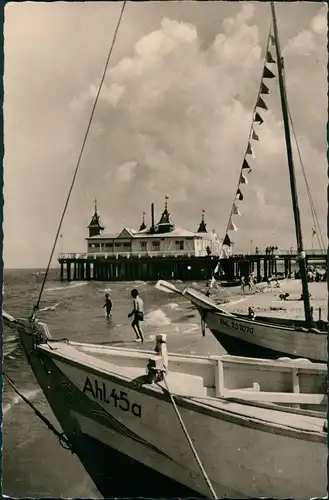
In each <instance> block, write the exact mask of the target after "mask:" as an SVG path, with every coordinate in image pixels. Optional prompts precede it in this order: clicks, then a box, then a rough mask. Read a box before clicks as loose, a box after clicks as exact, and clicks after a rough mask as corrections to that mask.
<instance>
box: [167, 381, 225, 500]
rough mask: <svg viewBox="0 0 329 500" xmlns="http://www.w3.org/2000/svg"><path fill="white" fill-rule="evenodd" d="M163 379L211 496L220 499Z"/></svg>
mask: <svg viewBox="0 0 329 500" xmlns="http://www.w3.org/2000/svg"><path fill="white" fill-rule="evenodd" d="M163 379H164V383H165V386H166V389H167V392H168V394H169V397H170V400H171V403H172V405H173V407H174V410H175V413H176V415H177V418H178V420H179V423H180V426H181V428H182V430H183V432H184V434H185V437H186V440H187V442H188V444H189V446H190V448H191V451H192V453H193V455H194V458H195V460H196V462H197V464H198V466H199V468H200V471H201V474H202V475H203V477H204V480H205V482H206V483H207V486H208V488H209V490H210V492H211V494H212V497H213V498H218V497H217V495H216V492H215V490H214V487H213V485H212V484H211V481H210V479H209V477H208V475H207V473H206V471H205V469H204V467H203V465H202V462H201V460H200V458H199V455H198V452H197V451H196V449H195V447H194V445H193V442H192V439H191V437H190V435H189V433H188V430H187V429H186V426H185V424H184V421H183V419H182V416H181V414H180V411H179V409H178V407H177V405H176V401H175V399H174V396H173V394H172V393H171V391H170V389H169V386H168V382H167V377H166V375H164V377H163Z"/></svg>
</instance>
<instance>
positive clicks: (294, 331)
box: [182, 288, 328, 362]
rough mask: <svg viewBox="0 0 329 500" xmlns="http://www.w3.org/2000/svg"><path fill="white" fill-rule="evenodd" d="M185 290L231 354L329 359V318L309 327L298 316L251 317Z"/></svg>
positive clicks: (189, 289)
mask: <svg viewBox="0 0 329 500" xmlns="http://www.w3.org/2000/svg"><path fill="white" fill-rule="evenodd" d="M182 294H183V295H184V297H186V298H187V299H189V300H190V301H191V302H192V304H194V305H195V306H196V308H197V310H198V311H199V313H200V316H201V318H202V320H203V321H204V322H205V323H206V324H207V326H208V328H209V329H210V330H211V332H212V333H213V335H214V336H215V337H216V339H217V340H218V341H219V342H220V344H221V345H222V346H223V347H224V349H225V350H226V351H227V353H228V354H232V355H235V356H251V357H259V358H265V359H277V358H279V357H282V356H289V357H292V358H307V359H310V360H312V361H317V362H326V361H327V358H328V347H327V345H328V344H327V328H328V322H327V321H323V320H319V321H314V327H313V328H311V329H308V328H305V321H303V320H298V319H289V318H276V317H270V316H261V315H257V316H256V317H255V319H251V318H250V317H249V316H248V315H247V314H236V313H229V312H227V311H224V310H223V309H221V308H220V307H218V306H217V305H216V304H215V303H214V302H213V301H212V300H211V299H210V298H209V297H206V296H205V295H203V294H201V293H200V292H198V291H197V290H194V289H192V288H186V289H185V290H183V292H182Z"/></svg>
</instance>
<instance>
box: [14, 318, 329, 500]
mask: <svg viewBox="0 0 329 500" xmlns="http://www.w3.org/2000/svg"><path fill="white" fill-rule="evenodd" d="M5 319H6V318H5ZM8 319H9V320H10V321H11V322H12V323H13V322H15V320H14V319H13V318H11V319H10V317H9V316H8V315H7V321H8ZM16 323H17V327H18V331H19V335H20V340H21V343H22V345H23V348H24V351H25V353H26V355H27V356H28V359H29V363H30V365H31V367H32V370H33V372H34V374H35V376H36V379H37V381H38V383H39V385H40V387H41V388H42V390H43V392H44V394H45V396H46V398H47V400H48V402H49V404H50V406H51V408H52V410H53V412H54V414H55V416H56V418H57V420H58V421H59V422H60V424H61V427H62V429H63V431H64V433H65V436H66V438H67V442H66V443H67V445H68V446H69V447H70V448H71V450H72V451H73V452H74V453H76V454H77V455H78V457H79V459H80V460H81V462H82V464H83V465H84V467H85V469H86V470H87V472H88V473H89V474H90V476H91V478H92V479H93V481H94V482H95V485H96V486H97V488H98V489H99V491H100V492H101V494H102V495H103V496H104V497H108V496H113V470H114V468H113V467H114V466H113V462H111V460H112V461H113V457H116V458H115V460H119V461H120V464H122V456H126V457H128V459H129V462H128V468H127V464H126V468H127V473H128V477H129V478H130V480H131V481H133V475H134V471H135V470H137V471H139V474H140V467H144V468H146V470H148V471H149V473H150V474H151V472H152V473H154V474H156V478H157V479H156V480H155V481H154V487H153V489H152V484H153V481H151V480H150V482H148V484H146V485H144V487H143V485H141V484H140V485H139V490H138V491H136V484H135V486H134V488H135V490H134V496H140V495H141V496H145V495H146V494H148V495H151V496H157V495H159V491H158V490H157V489H156V485H157V484H158V485H159V484H160V483H161V481H162V480H163V478H164V477H165V478H166V481H167V483H166V484H167V487H168V480H169V479H170V480H171V481H173V483H170V484H171V487H172V488H173V489H172V491H171V495H172V494H173V491H176V492H178V491H181V488H182V487H184V488H186V490H184V492H185V495H186V494H187V493H186V492H187V491H188V492H189V495H191V492H193V495H194V496H195V495H197V496H206V497H209V496H210V492H209V488H208V485H207V482H206V481H205V477H204V476H203V474H202V472H201V471H200V469H199V467H198V463H197V461H196V460H195V458H194V457H193V454H192V452H191V448H190V446H189V441H188V439H186V436H185V435H184V432H182V427H181V425H180V420H179V418H178V416H177V414H176V412H175V408H176V409H177V411H178V413H179V416H180V418H181V419H182V421H183V422H184V425H185V428H186V429H187V432H188V435H189V436H190V439H191V440H192V442H193V444H194V447H195V450H196V451H197V454H198V458H199V460H200V461H201V463H202V465H203V468H204V471H206V473H207V477H208V480H209V481H210V483H211V485H212V488H213V490H214V492H215V495H216V496H217V498H218V497H222V496H226V497H231V498H243V497H254V498H256V497H274V498H278V499H279V498H287V497H292V498H296V499H302V498H311V497H323V496H324V495H325V494H326V485H327V480H326V456H327V434H326V431H325V429H324V424H325V419H326V408H327V396H326V384H327V370H326V367H325V366H324V365H323V364H321V363H320V364H314V363H311V362H310V361H307V360H295V361H293V360H280V361H266V360H261V359H248V358H245V359H243V358H238V357H232V356H227V355H226V356H210V357H204V356H192V355H181V354H170V355H168V354H167V353H166V349H165V343H164V342H165V336H159V338H157V342H158V345H159V342H160V345H161V349H160V350H159V349H157V353H158V354H157V355H154V352H153V353H152V351H151V352H148V351H142V350H136V349H135V350H134V349H124V348H117V347H108V346H104V345H97V344H83V343H77V342H70V341H65V340H60V341H55V340H52V339H51V338H50V337H49V332H48V331H47V329H46V328H45V327H44V325H42V324H34V327H35V326H36V327H37V328H36V329H35V328H34V327H33V326H32V325H31V324H30V323H29V322H28V321H23V320H18V321H17V322H16ZM159 374H160V377H158V378H156V376H158V375H159ZM161 374H162V375H163V377H161ZM173 399H174V405H173V401H172V400H173ZM285 405H286V406H285ZM296 406H297V407H296ZM116 454H117V455H116ZM118 457H119V458H118ZM120 457H121V458H120ZM150 477H152V475H151V476H150ZM128 483H129V481H128ZM161 484H162V483H161ZM125 487H126V491H127V494H128V495H129V494H131V490H129V485H126V486H125V485H123V484H121V495H122V494H123V493H122V491H123V492H124V491H125ZM137 488H138V487H137ZM143 488H144V489H143ZM175 488H176V490H175ZM176 494H177V493H176ZM161 496H166V494H165V493H164V491H163V492H162V494H161ZM169 496H170V495H169ZM212 496H214V495H212Z"/></svg>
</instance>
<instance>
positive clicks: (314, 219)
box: [287, 104, 325, 251]
mask: <svg viewBox="0 0 329 500" xmlns="http://www.w3.org/2000/svg"><path fill="white" fill-rule="evenodd" d="M287 110H288V115H289V119H290V123H291V128H292V132H293V135H294V139H295V143H296V149H297V153H298V157H299V161H300V164H301V167H302V173H303V177H304V181H305V184H306V190H307V195H308V199H309V202H310V207H311V213H312V218H313V223H314V226H315V228H316V229H317V230H318V231H319V234H318V232H316V237H317V240H318V244H319V247H320V249H322V250H324V251H325V244H324V240H323V234H322V231H321V227H320V224H319V220H318V217H317V213H316V210H315V206H314V202H313V198H312V194H311V190H310V187H309V183H308V180H307V175H306V172H305V167H304V163H303V160H302V156H301V152H300V148H299V145H298V142H297V136H296V132H295V127H294V122H293V119H292V116H291V113H290V109H289V106H288V104H287ZM319 235H320V238H319ZM320 239H321V241H320Z"/></svg>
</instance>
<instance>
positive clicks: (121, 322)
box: [2, 269, 240, 498]
mask: <svg viewBox="0 0 329 500" xmlns="http://www.w3.org/2000/svg"><path fill="white" fill-rule="evenodd" d="M44 276H45V275H44V271H43V270H40V269H33V270H32V269H28V270H26V269H25V270H5V271H4V303H3V309H4V310H5V311H6V312H7V313H9V314H11V315H12V316H14V317H28V316H29V315H30V314H31V312H32V309H33V306H34V305H35V304H36V302H37V299H38V295H39V292H40V289H41V285H42V281H43V279H44ZM175 284H176V286H177V287H179V288H183V287H184V285H187V284H189V285H193V287H195V288H197V289H199V290H205V285H206V284H205V282H194V283H191V282H189V283H182V282H175ZM154 285H155V283H146V282H144V281H135V282H70V283H67V282H61V281H60V280H59V271H58V270H57V269H52V270H51V271H50V273H49V275H48V278H47V281H46V284H45V287H44V291H43V294H42V297H41V303H40V309H43V308H47V310H45V311H44V312H40V314H39V318H40V320H41V321H44V322H46V323H47V324H48V326H49V330H50V332H51V334H52V336H53V338H63V337H66V338H68V339H70V340H76V341H82V342H92V343H100V344H105V345H116V346H122V347H132V346H134V348H136V349H140V348H141V345H140V344H137V343H136V342H135V341H134V338H135V334H134V332H133V330H132V328H131V325H130V322H131V320H129V319H128V313H129V312H131V310H132V299H131V295H130V291H131V290H132V289H133V288H137V289H138V291H139V294H140V296H141V297H142V299H143V300H144V308H145V321H144V323H143V330H144V336H145V344H144V346H143V348H144V349H147V350H153V349H154V346H155V337H156V335H157V334H158V333H165V334H167V344H168V351H169V352H185V353H188V354H193V353H195V354H204V355H210V354H223V353H225V351H224V350H223V348H222V347H221V346H220V344H219V343H218V342H217V341H216V340H215V339H214V338H213V336H212V335H211V333H210V332H209V331H208V332H207V334H206V336H205V337H202V332H201V325H200V317H199V315H198V313H197V311H196V310H195V308H194V307H193V306H192V305H191V304H190V302H188V301H187V300H186V299H184V297H182V296H180V295H177V294H167V293H164V292H162V291H160V290H157V289H156V288H155V286H154ZM106 292H108V293H110V296H111V298H112V301H113V311H112V318H111V319H110V320H107V319H106V315H105V309H104V308H103V305H104V296H105V293H106ZM213 293H214V296H213V297H212V298H214V300H215V302H216V301H217V302H218V303H223V302H227V301H228V300H232V301H233V300H234V297H235V296H237V297H238V296H239V294H240V290H239V289H238V288H226V289H224V288H223V289H221V290H218V291H217V290H216V291H214V292H213ZM3 355H4V365H3V366H4V368H3V369H4V371H5V372H6V374H7V375H8V376H9V377H10V378H11V379H12V380H13V381H14V383H15V385H16V387H17V388H18V389H19V391H20V392H21V393H22V394H23V395H24V396H25V397H26V398H27V399H28V400H29V401H31V402H32V403H33V404H34V405H35V406H36V408H37V409H38V410H39V411H41V412H42V414H44V415H45V416H46V417H47V418H48V419H49V420H50V421H51V422H52V423H53V424H54V425H55V426H56V428H58V429H59V425H58V423H57V421H56V419H55V417H54V416H53V414H52V411H51V409H50V407H49V405H48V403H47V401H46V400H45V397H44V396H43V394H42V392H41V390H40V388H39V387H38V385H37V383H36V381H35V379H34V376H33V374H32V373H31V370H30V368H29V366H28V364H27V361H26V360H25V357H24V355H23V352H22V349H21V347H20V344H19V341H18V338H17V335H16V334H15V332H14V331H12V330H9V329H6V327H4V342H3ZM3 384H4V386H3V405H2V411H3V427H2V431H3V476H2V493H3V494H4V495H7V496H10V497H16V498H17V497H21V498H27V497H34V498H35V497H43V498H45V497H52V498H56V497H66V498H102V497H101V496H100V494H99V493H98V491H97V489H96V487H95V486H94V484H93V482H92V481H91V479H90V478H89V476H88V475H87V473H86V472H85V470H84V469H83V467H82V465H81V464H80V462H79V460H78V459H77V458H76V456H74V455H72V454H71V452H69V451H67V450H65V449H63V448H62V447H61V446H60V444H59V442H58V439H57V438H56V437H55V436H54V435H53V434H52V433H51V432H50V431H49V430H48V428H47V427H46V426H45V424H44V423H43V422H42V421H41V420H40V419H39V418H37V417H36V415H35V414H34V412H33V411H32V410H31V408H30V407H29V406H28V405H27V404H26V403H25V402H24V401H22V399H21V398H20V397H19V396H18V395H17V394H16V393H15V392H14V391H13V389H12V388H11V386H10V385H8V384H7V383H6V381H5V380H4V382H3ZM127 472H129V471H127Z"/></svg>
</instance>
